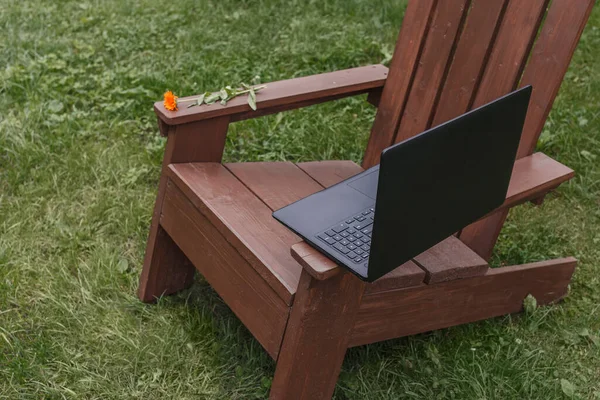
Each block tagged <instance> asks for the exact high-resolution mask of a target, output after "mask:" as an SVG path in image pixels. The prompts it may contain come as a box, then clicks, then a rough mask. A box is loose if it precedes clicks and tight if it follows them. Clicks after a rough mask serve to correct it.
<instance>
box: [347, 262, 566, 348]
mask: <svg viewBox="0 0 600 400" xmlns="http://www.w3.org/2000/svg"><path fill="white" fill-rule="evenodd" d="M575 265H576V260H575V259H574V258H562V259H557V260H551V261H542V262H538V263H532V264H525V265H520V266H514V267H504V268H493V269H489V270H488V272H487V273H486V274H485V275H482V276H478V277H473V278H467V279H459V280H454V281H449V282H443V283H438V284H435V285H423V286H417V287H414V288H406V289H399V290H392V291H387V292H379V293H373V294H368V295H367V294H365V295H364V296H363V301H362V303H361V306H360V309H359V311H358V314H357V316H356V318H357V320H356V323H355V325H354V330H353V332H352V339H351V340H350V343H349V345H350V346H359V345H363V344H368V343H374V342H378V341H381V340H387V339H393V338H397V337H402V336H408V335H415V334H417V333H423V332H428V331H432V330H436V329H442V328H447V327H450V326H455V325H460V324H465V323H469V322H474V321H479V320H482V319H487V318H492V317H496V316H500V315H504V314H507V313H515V312H519V311H520V310H521V309H522V307H523V299H525V297H526V296H527V295H528V294H532V295H533V296H534V297H535V298H536V299H537V301H538V304H540V305H541V304H549V303H553V302H555V301H558V300H560V299H561V298H563V297H564V296H565V295H566V294H567V286H568V284H569V282H570V280H571V276H572V275H573V271H574V270H575Z"/></svg>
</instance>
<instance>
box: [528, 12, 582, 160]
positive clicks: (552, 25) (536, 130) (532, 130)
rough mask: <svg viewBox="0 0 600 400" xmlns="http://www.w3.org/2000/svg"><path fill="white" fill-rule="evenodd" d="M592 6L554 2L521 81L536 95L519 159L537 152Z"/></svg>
mask: <svg viewBox="0 0 600 400" xmlns="http://www.w3.org/2000/svg"><path fill="white" fill-rule="evenodd" d="M593 6H594V0H554V1H553V2H552V5H551V6H550V9H549V10H548V15H547V16H546V20H545V21H544V26H543V28H542V30H541V32H540V35H539V38H538V39H537V41H536V43H535V46H534V47H533V51H532V52H531V59H530V60H529V63H528V64H527V66H526V68H525V72H524V73H523V79H522V80H521V85H532V86H533V92H532V94H531V101H530V102H529V110H528V111H527V118H526V119H525V126H524V128H523V135H522V137H521V143H520V145H519V151H518V153H517V158H521V157H525V156H527V155H529V154H531V153H532V152H533V150H534V149H535V145H536V143H537V140H538V138H539V136H540V133H541V132H542V128H543V127H544V123H545V122H546V118H548V113H550V109H551V108H552V104H553V103H554V99H555V98H556V94H557V93H558V89H559V88H560V85H561V83H562V80H563V78H564V76H565V73H566V72H567V68H568V67H569V63H570V62H571V58H572V57H573V53H574V52H575V48H576V47H577V43H578V42H579V38H580V37H581V32H583V28H584V27H585V24H586V22H587V20H588V17H589V15H590V13H591V11H592V7H593Z"/></svg>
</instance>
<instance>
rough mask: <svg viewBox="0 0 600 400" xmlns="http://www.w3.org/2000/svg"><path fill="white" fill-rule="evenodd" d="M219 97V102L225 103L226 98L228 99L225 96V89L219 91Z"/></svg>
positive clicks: (226, 95)
mask: <svg viewBox="0 0 600 400" xmlns="http://www.w3.org/2000/svg"><path fill="white" fill-rule="evenodd" d="M219 96H220V97H221V100H225V101H227V98H228V97H229V95H228V94H227V90H225V88H223V89H221V91H220V92H219Z"/></svg>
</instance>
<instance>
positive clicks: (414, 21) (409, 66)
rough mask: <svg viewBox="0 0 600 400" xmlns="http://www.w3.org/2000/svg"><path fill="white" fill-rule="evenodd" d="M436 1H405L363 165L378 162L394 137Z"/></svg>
mask: <svg viewBox="0 0 600 400" xmlns="http://www.w3.org/2000/svg"><path fill="white" fill-rule="evenodd" d="M435 3H436V0H417V1H409V3H408V7H407V8H406V12H405V14H404V19H403V22H402V28H401V29H400V35H399V36H398V41H397V42H396V48H395V50H394V56H393V58H392V61H391V64H390V69H389V72H388V77H387V80H386V83H385V86H384V89H383V92H382V94H381V100H380V102H379V107H378V109H377V116H376V117H375V122H374V123H373V127H372V128H371V136H370V137H369V144H368V145H367V150H366V152H365V155H364V159H363V163H362V166H363V168H370V167H372V166H373V165H376V164H378V163H379V156H380V154H381V151H382V150H383V149H384V148H386V147H388V146H390V145H391V144H392V142H393V140H394V136H395V134H396V129H398V123H399V121H400V116H401V114H402V111H403V109H404V104H405V102H406V97H407V96H408V91H409V89H410V85H411V82H412V79H413V76H414V70H415V67H416V65H417V62H418V60H419V56H420V54H421V50H422V47H423V41H424V39H425V32H426V31H427V29H428V26H429V23H430V20H431V16H432V12H433V10H434V6H435Z"/></svg>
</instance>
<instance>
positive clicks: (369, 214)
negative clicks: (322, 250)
mask: <svg viewBox="0 0 600 400" xmlns="http://www.w3.org/2000/svg"><path fill="white" fill-rule="evenodd" d="M374 213H375V210H374V209H373V208H369V209H366V210H364V211H361V212H360V213H359V214H356V215H354V216H353V217H348V218H346V220H345V221H343V222H340V223H339V224H337V225H335V226H334V227H331V228H330V229H328V230H326V231H325V232H323V233H320V234H318V235H317V237H318V238H319V239H320V240H322V241H323V242H325V243H327V244H328V245H330V246H331V247H333V248H334V249H336V250H337V251H338V252H340V253H342V254H343V255H345V256H346V257H347V259H349V260H351V261H352V262H353V263H356V264H358V263H364V262H365V261H367V260H368V259H369V251H370V249H371V232H372V231H373V217H374ZM365 265H366V264H365Z"/></svg>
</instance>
